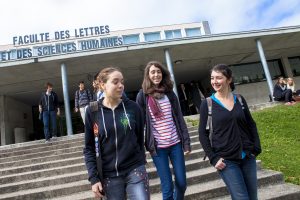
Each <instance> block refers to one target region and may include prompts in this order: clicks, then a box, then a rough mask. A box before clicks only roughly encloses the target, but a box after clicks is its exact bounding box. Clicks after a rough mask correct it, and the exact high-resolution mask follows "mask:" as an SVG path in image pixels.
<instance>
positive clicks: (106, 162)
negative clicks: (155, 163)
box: [84, 67, 150, 200]
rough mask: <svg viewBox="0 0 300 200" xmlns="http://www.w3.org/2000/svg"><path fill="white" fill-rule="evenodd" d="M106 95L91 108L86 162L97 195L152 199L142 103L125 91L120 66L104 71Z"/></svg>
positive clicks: (103, 78) (86, 135)
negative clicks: (146, 164)
mask: <svg viewBox="0 0 300 200" xmlns="http://www.w3.org/2000/svg"><path fill="white" fill-rule="evenodd" d="M98 81H99V83H100V84H101V87H102V88H103V89H104V92H105V97H104V98H103V99H101V100H100V101H98V102H96V103H94V104H93V105H92V104H91V105H90V106H89V107H88V108H87V115H86V118H85V148H84V156H85V163H86V167H87V170H88V174H89V181H90V182H91V184H92V191H93V192H94V194H95V196H96V197H100V198H101V197H103V196H106V197H107V199H126V196H127V198H129V199H136V200H144V199H145V200H148V199H149V198H150V197H149V180H148V175H147V172H146V169H145V163H146V157H145V151H144V135H143V133H144V125H143V124H144V122H143V117H142V112H141V110H140V108H139V106H138V105H137V104H136V103H135V102H133V101H131V100H129V99H128V98H126V97H125V96H124V95H122V94H123V90H124V79H123V75H122V73H121V72H120V70H119V69H117V68H113V67H109V68H105V69H103V70H101V72H100V73H99V75H98Z"/></svg>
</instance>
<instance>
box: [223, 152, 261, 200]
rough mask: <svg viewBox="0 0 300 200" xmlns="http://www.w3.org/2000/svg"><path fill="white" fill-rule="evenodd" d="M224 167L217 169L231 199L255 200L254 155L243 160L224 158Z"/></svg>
mask: <svg viewBox="0 0 300 200" xmlns="http://www.w3.org/2000/svg"><path fill="white" fill-rule="evenodd" d="M224 162H225V164H226V167H225V168H224V169H223V170H221V171H220V170H219V174H220V175H221V177H222V179H223V181H224V182H225V184H226V186H227V188H228V190H229V192H230V195H231V198H232V199H233V200H257V172H256V159H255V156H252V155H251V156H250V157H248V156H247V157H246V158H244V159H243V160H239V161H232V160H224Z"/></svg>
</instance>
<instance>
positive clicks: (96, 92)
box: [93, 73, 104, 101]
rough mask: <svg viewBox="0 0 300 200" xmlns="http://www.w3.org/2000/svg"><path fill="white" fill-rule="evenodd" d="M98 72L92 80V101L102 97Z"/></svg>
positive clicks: (102, 92)
mask: <svg viewBox="0 0 300 200" xmlns="http://www.w3.org/2000/svg"><path fill="white" fill-rule="evenodd" d="M98 74H99V73H97V74H96V75H95V76H94V81H93V88H94V92H93V101H99V100H100V99H102V98H103V97H104V91H103V90H102V88H101V85H100V83H99V81H98V80H97V79H98Z"/></svg>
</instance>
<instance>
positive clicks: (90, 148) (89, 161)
mask: <svg viewBox="0 0 300 200" xmlns="http://www.w3.org/2000/svg"><path fill="white" fill-rule="evenodd" d="M83 154H84V160H85V165H86V168H87V171H88V176H89V181H90V182H91V184H92V185H94V184H95V183H97V182H100V179H99V176H98V170H97V162H96V151H95V137H94V132H93V120H92V113H91V111H90V108H89V107H88V108H87V110H86V115H85V147H84V149H83Z"/></svg>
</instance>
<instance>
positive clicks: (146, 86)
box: [142, 61, 173, 94]
mask: <svg viewBox="0 0 300 200" xmlns="http://www.w3.org/2000/svg"><path fill="white" fill-rule="evenodd" d="M152 65H154V66H155V67H157V68H159V69H160V71H161V73H162V80H161V82H160V83H159V86H158V87H159V88H164V92H170V91H172V89H173V81H172V80H171V75H170V72H169V71H168V70H167V69H166V68H165V66H163V65H162V64H161V63H160V62H158V61H150V62H148V64H147V65H146V67H145V70H144V80H143V84H142V88H143V92H144V93H145V94H151V93H152V92H153V91H154V88H155V87H156V86H155V85H154V84H153V83H152V81H151V80H150V78H149V71H150V67H151V66H152Z"/></svg>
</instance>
